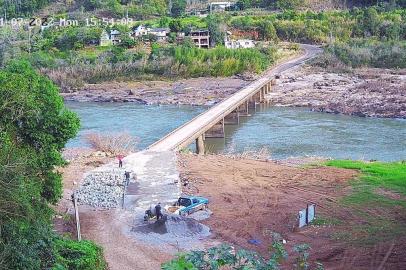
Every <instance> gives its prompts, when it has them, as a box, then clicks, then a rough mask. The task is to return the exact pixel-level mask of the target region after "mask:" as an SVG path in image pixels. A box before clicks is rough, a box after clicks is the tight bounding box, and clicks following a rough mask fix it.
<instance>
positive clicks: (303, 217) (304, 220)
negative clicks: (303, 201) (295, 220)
mask: <svg viewBox="0 0 406 270" xmlns="http://www.w3.org/2000/svg"><path fill="white" fill-rule="evenodd" d="M315 216H316V206H315V205H314V204H311V205H308V206H307V207H306V209H302V210H300V211H299V228H302V227H304V226H306V225H308V224H309V223H310V222H312V221H313V220H314V217H315Z"/></svg>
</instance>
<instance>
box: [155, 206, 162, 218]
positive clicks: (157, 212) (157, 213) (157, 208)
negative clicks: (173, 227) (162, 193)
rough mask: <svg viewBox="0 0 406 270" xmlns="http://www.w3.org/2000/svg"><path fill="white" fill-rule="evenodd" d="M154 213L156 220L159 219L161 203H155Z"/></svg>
mask: <svg viewBox="0 0 406 270" xmlns="http://www.w3.org/2000/svg"><path fill="white" fill-rule="evenodd" d="M155 214H156V220H159V218H161V217H162V213H161V203H158V204H157V205H155Z"/></svg>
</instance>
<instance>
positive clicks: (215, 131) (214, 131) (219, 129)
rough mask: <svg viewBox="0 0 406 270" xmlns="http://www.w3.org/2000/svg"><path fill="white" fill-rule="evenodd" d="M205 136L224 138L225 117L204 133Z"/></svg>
mask: <svg viewBox="0 0 406 270" xmlns="http://www.w3.org/2000/svg"><path fill="white" fill-rule="evenodd" d="M205 138H224V119H223V120H221V121H220V122H218V123H217V124H215V125H214V126H212V127H211V128H210V129H209V130H208V131H206V132H205V133H204V139H205Z"/></svg>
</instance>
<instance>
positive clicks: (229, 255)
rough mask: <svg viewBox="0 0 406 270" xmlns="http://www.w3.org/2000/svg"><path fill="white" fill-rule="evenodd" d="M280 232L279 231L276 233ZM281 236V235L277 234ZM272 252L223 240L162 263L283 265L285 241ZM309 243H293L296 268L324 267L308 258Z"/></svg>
mask: <svg viewBox="0 0 406 270" xmlns="http://www.w3.org/2000/svg"><path fill="white" fill-rule="evenodd" d="M275 235H277V234H275ZM278 237H280V236H279V235H278ZM270 250H271V254H270V256H269V258H268V259H265V258H264V257H262V256H261V255H260V254H258V253H256V252H254V251H250V250H245V249H239V250H237V251H236V250H234V248H232V247H231V246H229V245H226V244H222V245H220V246H218V247H212V248H209V249H208V250H207V251H191V252H190V253H186V254H180V255H178V257H177V258H176V259H174V260H172V261H170V262H167V263H165V264H163V265H162V269H164V270H180V269H188V270H218V269H235V270H240V269H252V270H265V269H267V270H278V269H281V263H282V262H283V261H284V260H285V259H286V258H287V257H288V253H287V252H286V250H285V248H284V246H283V244H282V243H281V242H280V241H278V240H274V241H273V244H272V246H271V247H270ZM309 250H310V247H309V245H307V244H301V245H297V246H295V247H294V251H295V252H296V255H297V257H296V258H295V260H294V265H293V269H297V270H305V269H306V270H309V269H316V270H321V269H324V268H323V266H322V265H321V264H320V263H315V266H314V268H311V265H310V263H309V261H308V258H309Z"/></svg>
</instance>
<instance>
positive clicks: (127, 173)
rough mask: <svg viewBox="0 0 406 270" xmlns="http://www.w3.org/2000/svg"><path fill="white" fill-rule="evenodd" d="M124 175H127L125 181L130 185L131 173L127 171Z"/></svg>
mask: <svg viewBox="0 0 406 270" xmlns="http://www.w3.org/2000/svg"><path fill="white" fill-rule="evenodd" d="M124 175H125V181H126V183H127V185H128V183H129V182H130V172H127V171H125V173H124Z"/></svg>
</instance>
